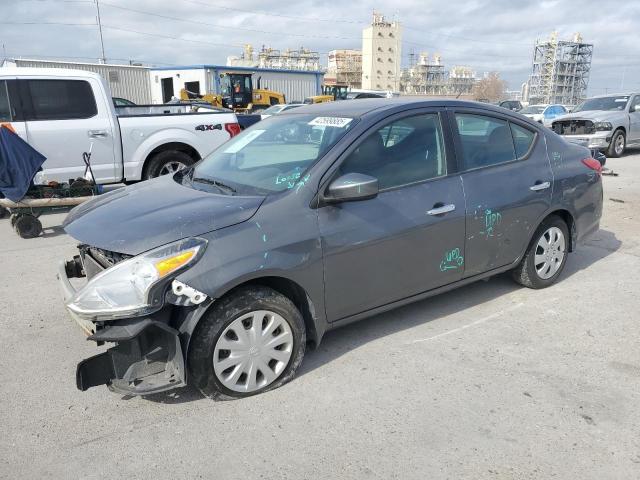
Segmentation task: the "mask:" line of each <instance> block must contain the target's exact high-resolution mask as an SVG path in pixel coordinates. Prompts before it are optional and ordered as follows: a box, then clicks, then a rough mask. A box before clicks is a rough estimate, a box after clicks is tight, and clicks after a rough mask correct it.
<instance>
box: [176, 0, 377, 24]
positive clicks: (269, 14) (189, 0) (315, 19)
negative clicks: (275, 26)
mask: <svg viewBox="0 0 640 480" xmlns="http://www.w3.org/2000/svg"><path fill="white" fill-rule="evenodd" d="M183 1H184V2H187V3H193V4H195V5H204V6H206V7H215V8H220V9H222V10H229V11H232V12H240V13H251V14H253V15H264V16H267V17H280V18H290V19H292V20H303V21H309V22H328V23H357V24H360V25H361V24H363V23H366V22H361V21H357V20H343V19H338V18H318V17H312V18H310V17H300V16H295V15H286V14H284V13H273V12H261V11H257V10H246V9H242V8H236V7H227V6H226V5H219V4H215V3H209V2H200V1H197V0H183Z"/></svg>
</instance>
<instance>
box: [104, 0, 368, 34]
mask: <svg viewBox="0 0 640 480" xmlns="http://www.w3.org/2000/svg"><path fill="white" fill-rule="evenodd" d="M102 5H103V6H108V7H110V8H116V9H119V10H125V11H128V12H134V13H138V14H141V15H150V16H153V17H157V18H164V19H166V20H173V21H179V22H186V23H193V24H197V25H205V26H208V27H216V28H222V29H226V30H241V31H245V32H253V33H263V34H267V35H278V36H287V37H303V38H324V39H332V40H333V39H337V40H353V39H356V38H360V37H338V36H330V35H309V34H305V33H285V32H271V31H267V30H257V29H253V28H245V27H235V26H233V27H231V26H227V25H220V24H218V23H209V22H204V21H201V20H191V19H188V18H181V17H174V16H171V15H162V14H160V13H154V12H146V11H143V10H137V9H134V8H129V7H121V6H120V5H114V4H112V3H107V2H102Z"/></svg>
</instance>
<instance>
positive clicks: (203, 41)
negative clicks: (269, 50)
mask: <svg viewBox="0 0 640 480" xmlns="http://www.w3.org/2000/svg"><path fill="white" fill-rule="evenodd" d="M102 28H107V29H109V30H118V31H121V32H129V33H135V34H138V35H146V36H149V37H158V38H168V39H170V40H179V41H182V42H189V43H199V44H203V45H214V46H217V47H233V48H242V45H239V44H232V43H215V42H207V41H206V40H192V39H189V38H181V37H174V36H171V35H161V34H159V33H150V32H141V31H139V30H131V29H129V28H122V27H114V26H111V25H105V24H102Z"/></svg>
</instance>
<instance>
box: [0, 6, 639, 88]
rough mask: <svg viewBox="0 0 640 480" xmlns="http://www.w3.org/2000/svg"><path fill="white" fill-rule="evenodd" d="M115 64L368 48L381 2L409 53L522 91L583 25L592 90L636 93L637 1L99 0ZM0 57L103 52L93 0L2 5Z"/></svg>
mask: <svg viewBox="0 0 640 480" xmlns="http://www.w3.org/2000/svg"><path fill="white" fill-rule="evenodd" d="M99 2H100V13H101V19H102V25H103V35H104V45H105V53H106V57H107V59H108V60H112V61H117V62H122V61H127V60H129V59H133V60H135V61H142V62H147V63H153V64H158V65H160V64H162V65H185V64H195V63H208V64H224V63H225V61H226V57H227V56H228V55H237V54H239V53H240V51H241V49H242V45H243V44H245V43H251V44H253V45H254V47H255V48H256V49H259V47H260V46H262V45H266V46H271V47H273V48H278V49H281V50H284V49H286V48H297V47H299V46H304V47H307V48H310V49H312V50H315V51H318V52H320V53H321V54H322V62H323V64H325V65H326V53H327V52H328V51H329V50H332V49H335V48H361V42H362V40H361V39H362V28H363V27H364V26H366V25H367V24H368V23H369V22H370V21H371V12H372V10H373V9H374V8H376V9H377V10H378V11H380V12H382V13H384V14H385V15H386V16H387V17H389V18H394V17H395V18H397V19H398V20H399V21H400V22H401V23H402V24H403V26H404V33H403V45H402V48H403V63H405V64H406V63H408V60H409V54H410V53H411V52H412V51H413V52H414V53H416V54H417V53H419V52H423V51H426V52H428V53H430V54H433V53H436V52H437V53H440V55H441V56H442V59H443V62H444V63H445V65H446V66H447V67H450V66H453V65H469V66H471V67H472V68H473V69H474V70H475V71H476V72H478V74H480V75H481V74H482V73H483V72H487V71H492V70H496V71H499V72H500V74H501V76H502V77H503V78H504V79H505V80H506V81H507V82H508V85H509V88H510V89H519V88H520V84H521V83H522V82H523V81H525V80H526V79H527V76H528V74H529V72H530V69H531V57H532V52H533V45H534V42H535V40H536V38H545V37H547V36H548V35H549V33H550V32H551V31H553V30H557V31H558V33H559V35H560V38H567V39H569V38H571V36H572V35H573V33H574V32H581V33H582V36H583V38H584V41H586V42H589V43H593V44H594V56H593V64H592V70H591V79H590V84H589V91H590V94H601V93H606V92H607V91H608V92H612V91H620V90H640V27H639V25H638V23H637V20H638V19H640V1H637V0H633V1H629V2H623V3H620V2H617V1H616V2H614V1H608V0H607V1H605V0H600V1H598V0H580V1H579V2H578V1H573V0H571V1H570V0H549V1H530V0H449V1H444V0H404V1H402V2H399V1H397V0H396V1H392V0H377V1H376V2H368V1H361V0H351V1H342V2H339V1H334V2H326V1H319V0H297V1H291V0H289V1H274V0H261V1H258V0H236V1H232V0H172V1H165V0H163V1H160V0H137V1H135V2H132V1H127V0H104V1H103V0H99ZM0 43H1V44H2V45H4V49H3V51H2V52H0V55H1V56H0V59H1V58H2V57H4V56H6V57H9V58H11V57H18V56H22V57H25V58H33V57H39V58H40V57H44V58H47V57H51V58H68V59H72V58H77V60H78V61H92V60H93V61H95V60H96V59H97V58H98V57H99V56H100V55H101V54H100V42H99V36H98V28H97V26H96V7H95V2H94V1H93V0H0Z"/></svg>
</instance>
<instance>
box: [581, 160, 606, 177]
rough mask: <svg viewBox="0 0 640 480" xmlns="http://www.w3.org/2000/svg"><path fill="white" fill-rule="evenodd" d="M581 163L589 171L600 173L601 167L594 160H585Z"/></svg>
mask: <svg viewBox="0 0 640 480" xmlns="http://www.w3.org/2000/svg"><path fill="white" fill-rule="evenodd" d="M582 163H584V164H585V165H586V166H587V167H588V168H590V169H591V170H595V171H596V172H598V173H602V165H601V164H600V162H599V161H598V160H596V159H595V158H591V157H589V158H585V159H583V160H582Z"/></svg>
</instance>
